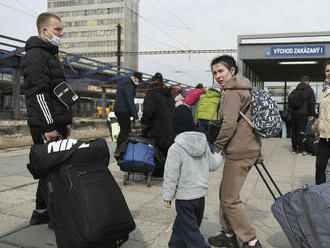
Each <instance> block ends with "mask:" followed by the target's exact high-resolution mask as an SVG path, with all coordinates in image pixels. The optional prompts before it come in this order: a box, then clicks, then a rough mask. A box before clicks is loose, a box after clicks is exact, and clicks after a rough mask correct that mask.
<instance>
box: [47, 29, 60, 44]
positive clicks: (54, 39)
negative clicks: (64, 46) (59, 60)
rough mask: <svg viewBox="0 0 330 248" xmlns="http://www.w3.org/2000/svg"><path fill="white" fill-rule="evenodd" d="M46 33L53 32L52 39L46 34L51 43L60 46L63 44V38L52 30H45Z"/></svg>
mask: <svg viewBox="0 0 330 248" xmlns="http://www.w3.org/2000/svg"><path fill="white" fill-rule="evenodd" d="M45 34H47V35H49V34H51V35H52V36H53V38H52V39H49V38H48V36H46V38H47V40H48V41H49V42H50V43H52V44H53V45H55V46H58V47H59V46H61V43H62V38H61V37H58V36H56V35H55V34H53V33H52V32H50V31H49V30H48V29H47V30H46V31H45Z"/></svg>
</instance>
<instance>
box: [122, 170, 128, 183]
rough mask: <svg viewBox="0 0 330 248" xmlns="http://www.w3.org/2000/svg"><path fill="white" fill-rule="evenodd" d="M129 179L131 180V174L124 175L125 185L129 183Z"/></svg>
mask: <svg viewBox="0 0 330 248" xmlns="http://www.w3.org/2000/svg"><path fill="white" fill-rule="evenodd" d="M128 180H129V174H128V173H127V174H125V175H124V181H123V185H127V182H128Z"/></svg>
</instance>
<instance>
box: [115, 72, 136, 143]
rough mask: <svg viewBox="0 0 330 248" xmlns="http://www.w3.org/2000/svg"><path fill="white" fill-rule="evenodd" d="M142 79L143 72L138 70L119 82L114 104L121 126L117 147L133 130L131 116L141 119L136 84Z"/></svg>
mask: <svg viewBox="0 0 330 248" xmlns="http://www.w3.org/2000/svg"><path fill="white" fill-rule="evenodd" d="M141 81H142V74H141V73H139V72H136V73H134V74H133V75H132V76H131V77H127V78H124V79H123V80H121V81H120V82H119V83H118V87H117V92H116V96H115V106H114V112H115V115H116V117H117V120H118V124H119V127H120V132H119V135H118V139H117V148H119V147H120V145H121V144H122V143H123V142H124V141H125V140H126V139H127V137H128V135H129V133H130V131H131V124H130V123H131V122H130V117H131V116H132V117H133V118H134V120H135V122H136V123H137V122H138V121H139V117H138V114H137V110H136V108H135V104H134V97H135V95H136V86H137V85H138V84H139V83H140V82H141Z"/></svg>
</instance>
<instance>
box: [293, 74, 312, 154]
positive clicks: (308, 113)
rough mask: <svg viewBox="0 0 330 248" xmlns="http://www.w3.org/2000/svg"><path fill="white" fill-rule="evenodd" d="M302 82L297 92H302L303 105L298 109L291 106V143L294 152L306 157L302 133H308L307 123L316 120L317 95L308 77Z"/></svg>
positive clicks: (302, 79) (303, 78)
mask: <svg viewBox="0 0 330 248" xmlns="http://www.w3.org/2000/svg"><path fill="white" fill-rule="evenodd" d="M300 81H301V82H300V83H299V84H298V86H297V88H296V90H297V91H300V92H301V96H302V101H301V102H302V103H301V105H300V106H299V107H298V108H294V107H292V106H290V104H289V107H290V109H291V115H292V118H291V125H292V127H291V142H292V151H293V152H296V153H298V154H299V155H306V154H307V152H306V151H304V148H303V138H304V135H303V134H302V133H305V132H306V125H307V122H308V121H311V120H313V119H314V116H315V95H314V91H313V89H312V88H311V87H310V86H309V77H308V76H303V77H302V78H301V80H300ZM289 102H290V100H289Z"/></svg>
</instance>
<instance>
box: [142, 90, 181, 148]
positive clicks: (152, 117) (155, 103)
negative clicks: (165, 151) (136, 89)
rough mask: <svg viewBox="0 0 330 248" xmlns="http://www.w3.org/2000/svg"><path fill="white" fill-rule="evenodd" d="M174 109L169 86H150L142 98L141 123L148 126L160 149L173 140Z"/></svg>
mask: <svg viewBox="0 0 330 248" xmlns="http://www.w3.org/2000/svg"><path fill="white" fill-rule="evenodd" d="M174 109H175V104H174V100H173V98H172V95H171V89H170V88H152V89H150V90H149V91H148V93H147V94H146V96H145V98H144V102H143V115H142V119H141V123H142V124H146V125H148V126H149V130H150V132H151V136H152V137H153V138H155V139H156V145H157V146H158V147H160V148H161V149H162V148H168V147H170V146H171V145H172V144H173V142H174V138H175V134H174V132H173V128H172V118H173V112H174Z"/></svg>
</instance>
